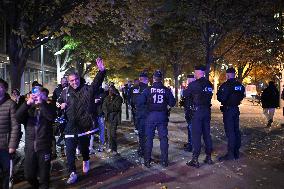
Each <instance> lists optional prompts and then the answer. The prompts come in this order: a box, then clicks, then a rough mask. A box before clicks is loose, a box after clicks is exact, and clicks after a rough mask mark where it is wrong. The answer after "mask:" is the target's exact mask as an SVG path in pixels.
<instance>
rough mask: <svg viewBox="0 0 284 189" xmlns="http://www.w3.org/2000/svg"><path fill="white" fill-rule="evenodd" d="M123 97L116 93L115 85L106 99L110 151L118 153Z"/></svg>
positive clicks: (105, 112)
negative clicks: (117, 131) (118, 128)
mask: <svg viewBox="0 0 284 189" xmlns="http://www.w3.org/2000/svg"><path fill="white" fill-rule="evenodd" d="M122 101H123V99H122V98H121V96H120V95H119V94H117V93H116V89H115V87H114V86H110V87H109V95H108V96H107V97H106V98H105V99H104V102H103V112H104V115H105V120H106V124H107V138H108V147H109V149H108V152H111V153H113V154H114V155H116V154H117V141H116V130H117V126H118V124H119V123H120V112H121V105H122Z"/></svg>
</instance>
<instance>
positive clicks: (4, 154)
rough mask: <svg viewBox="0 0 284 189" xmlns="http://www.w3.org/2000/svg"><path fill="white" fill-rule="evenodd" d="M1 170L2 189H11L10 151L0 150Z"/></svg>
mask: <svg viewBox="0 0 284 189" xmlns="http://www.w3.org/2000/svg"><path fill="white" fill-rule="evenodd" d="M0 169H1V170H2V178H3V180H2V188H3V189H9V178H10V154H9V152H8V150H2V149H0Z"/></svg>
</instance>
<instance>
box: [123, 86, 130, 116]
mask: <svg viewBox="0 0 284 189" xmlns="http://www.w3.org/2000/svg"><path fill="white" fill-rule="evenodd" d="M130 89H131V82H130V81H128V82H127V84H125V85H124V87H123V88H122V97H123V102H124V103H125V112H126V119H127V120H128V119H129V109H128V108H129V104H130Z"/></svg>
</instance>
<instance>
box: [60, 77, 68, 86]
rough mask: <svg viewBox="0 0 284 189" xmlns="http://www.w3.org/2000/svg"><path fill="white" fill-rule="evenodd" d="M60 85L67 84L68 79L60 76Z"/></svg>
mask: <svg viewBox="0 0 284 189" xmlns="http://www.w3.org/2000/svg"><path fill="white" fill-rule="evenodd" d="M61 85H62V87H63V88H64V87H67V86H68V80H67V78H62V79H61Z"/></svg>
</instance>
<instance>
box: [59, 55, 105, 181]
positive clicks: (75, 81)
mask: <svg viewBox="0 0 284 189" xmlns="http://www.w3.org/2000/svg"><path fill="white" fill-rule="evenodd" d="M96 62H97V67H98V69H99V72H98V74H97V75H96V77H95V78H94V81H93V82H92V84H91V85H85V84H81V83H80V77H79V75H78V74H76V73H73V74H70V75H69V76H68V81H69V85H70V86H69V87H67V88H66V89H64V90H63V91H62V93H61V95H60V97H59V99H58V100H57V102H58V103H59V104H60V107H61V109H62V110H64V111H65V115H66V118H67V124H66V127H65V130H64V134H65V145H66V155H67V164H68V169H69V172H70V177H69V179H68V180H67V184H72V183H75V182H76V181H77V174H76V166H75V155H76V147H77V145H78V144H79V149H80V151H81V153H82V156H83V173H87V172H88V171H89V168H90V167H89V166H90V165H89V159H90V157H89V143H90V140H89V134H91V133H93V131H92V128H93V121H92V116H91V112H92V106H93V104H94V102H93V101H94V94H95V91H98V90H99V88H100V86H101V84H102V82H103V80H104V77H105V67H104V64H103V60H102V59H100V58H98V59H97V60H96Z"/></svg>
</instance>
